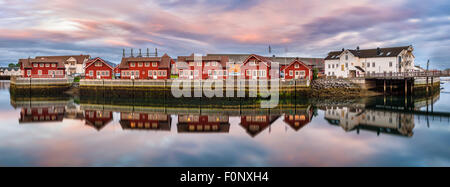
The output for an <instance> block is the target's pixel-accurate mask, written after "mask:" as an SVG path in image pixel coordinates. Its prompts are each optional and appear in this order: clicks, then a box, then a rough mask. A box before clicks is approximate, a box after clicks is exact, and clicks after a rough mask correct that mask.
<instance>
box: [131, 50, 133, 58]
mask: <svg viewBox="0 0 450 187" xmlns="http://www.w3.org/2000/svg"><path fill="white" fill-rule="evenodd" d="M131 57H133V48H131Z"/></svg>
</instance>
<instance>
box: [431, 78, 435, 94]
mask: <svg viewBox="0 0 450 187" xmlns="http://www.w3.org/2000/svg"><path fill="white" fill-rule="evenodd" d="M430 84H431V85H430V92H431V93H433V86H434V82H433V77H431V82H430Z"/></svg>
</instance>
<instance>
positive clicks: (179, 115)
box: [11, 95, 446, 137]
mask: <svg viewBox="0 0 450 187" xmlns="http://www.w3.org/2000/svg"><path fill="white" fill-rule="evenodd" d="M438 98H439V95H436V96H434V97H432V98H429V99H426V101H425V100H423V99H417V100H416V102H413V101H409V102H408V103H407V106H406V107H405V104H404V102H403V101H401V100H400V99H398V98H395V99H393V98H389V99H388V102H387V101H386V98H381V99H380V98H372V99H370V100H365V101H364V102H357V103H354V104H352V105H350V106H346V105H348V104H344V105H338V104H335V105H333V104H331V105H330V104H324V103H320V104H317V105H316V106H320V108H321V109H322V110H323V111H324V114H325V115H324V119H325V120H326V121H327V122H328V123H329V124H330V125H335V126H340V127H341V128H342V129H343V130H344V131H346V132H352V131H356V132H357V133H358V134H359V133H360V131H371V132H375V133H376V134H377V135H380V134H393V135H400V136H404V137H412V136H413V135H414V132H413V129H414V127H415V121H414V120H415V115H436V114H434V113H428V112H425V114H422V113H423V112H422V113H421V108H423V107H427V106H428V105H424V103H425V104H428V103H434V102H435V101H436V100H438ZM86 101H87V102H86ZM400 101H401V102H400ZM209 104H210V103H209ZM11 105H12V106H13V107H15V108H20V109H21V112H20V118H19V123H20V124H27V123H38V122H60V123H61V122H62V121H63V119H76V120H83V121H84V124H85V125H86V126H89V127H92V128H94V129H96V130H98V131H100V130H102V129H103V128H104V127H105V126H107V125H108V124H110V123H111V122H112V121H113V120H114V115H113V114H114V112H118V113H120V116H119V117H120V119H119V123H120V126H121V127H122V129H123V130H152V131H168V132H170V131H171V126H172V121H173V120H172V118H173V117H175V118H176V119H177V120H176V121H177V124H176V127H177V132H178V133H229V131H230V128H231V127H233V128H236V127H238V126H240V127H241V128H243V129H244V130H245V131H246V132H247V134H248V135H249V136H251V137H256V136H258V135H259V134H260V133H261V132H263V131H266V130H267V131H269V132H271V125H272V124H273V123H274V122H275V121H277V120H278V119H280V118H282V121H283V122H284V123H285V124H287V125H288V126H290V127H291V128H292V129H293V130H294V131H299V130H300V129H302V128H303V127H305V126H306V125H308V124H309V123H311V122H312V120H313V117H314V113H315V111H314V110H315V108H316V107H314V104H305V103H302V104H296V103H295V102H294V103H292V102H290V101H284V104H282V105H280V106H279V107H278V108H275V109H271V110H269V109H260V108H255V107H252V106H247V105H239V106H236V105H231V106H226V105H223V106H221V108H217V107H214V105H213V107H210V105H207V106H203V105H201V104H200V105H190V106H185V105H181V106H180V107H178V106H173V105H171V106H166V105H164V104H163V106H161V104H158V105H157V106H152V105H151V104H150V105H146V106H142V105H139V106H135V105H126V104H125V105H123V104H110V103H102V102H100V103H99V101H98V100H84V103H81V104H77V103H75V100H74V99H73V98H71V97H68V96H67V97H12V98H11ZM399 105H400V106H399ZM225 108H226V109H225ZM406 109H408V110H406ZM411 109H412V110H411ZM440 115H444V116H445V115H446V114H440ZM230 117H238V118H239V119H240V121H239V122H238V123H237V124H236V125H232V124H230Z"/></svg>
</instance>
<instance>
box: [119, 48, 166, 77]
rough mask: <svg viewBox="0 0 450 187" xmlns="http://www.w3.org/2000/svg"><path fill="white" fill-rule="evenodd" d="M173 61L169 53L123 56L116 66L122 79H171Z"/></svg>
mask: <svg viewBox="0 0 450 187" xmlns="http://www.w3.org/2000/svg"><path fill="white" fill-rule="evenodd" d="M171 63H173V60H172V58H170V57H169V55H167V54H164V55H163V56H162V57H142V56H140V55H139V56H138V57H133V56H132V57H123V58H122V61H121V62H120V64H119V65H118V66H117V68H116V73H118V74H120V78H121V79H162V80H164V79H170V72H171V71H170V68H171Z"/></svg>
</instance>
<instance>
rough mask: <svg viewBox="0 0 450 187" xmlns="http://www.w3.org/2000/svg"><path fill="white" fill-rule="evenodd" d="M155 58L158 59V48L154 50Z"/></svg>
mask: <svg viewBox="0 0 450 187" xmlns="http://www.w3.org/2000/svg"><path fill="white" fill-rule="evenodd" d="M155 57H158V48H155Z"/></svg>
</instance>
